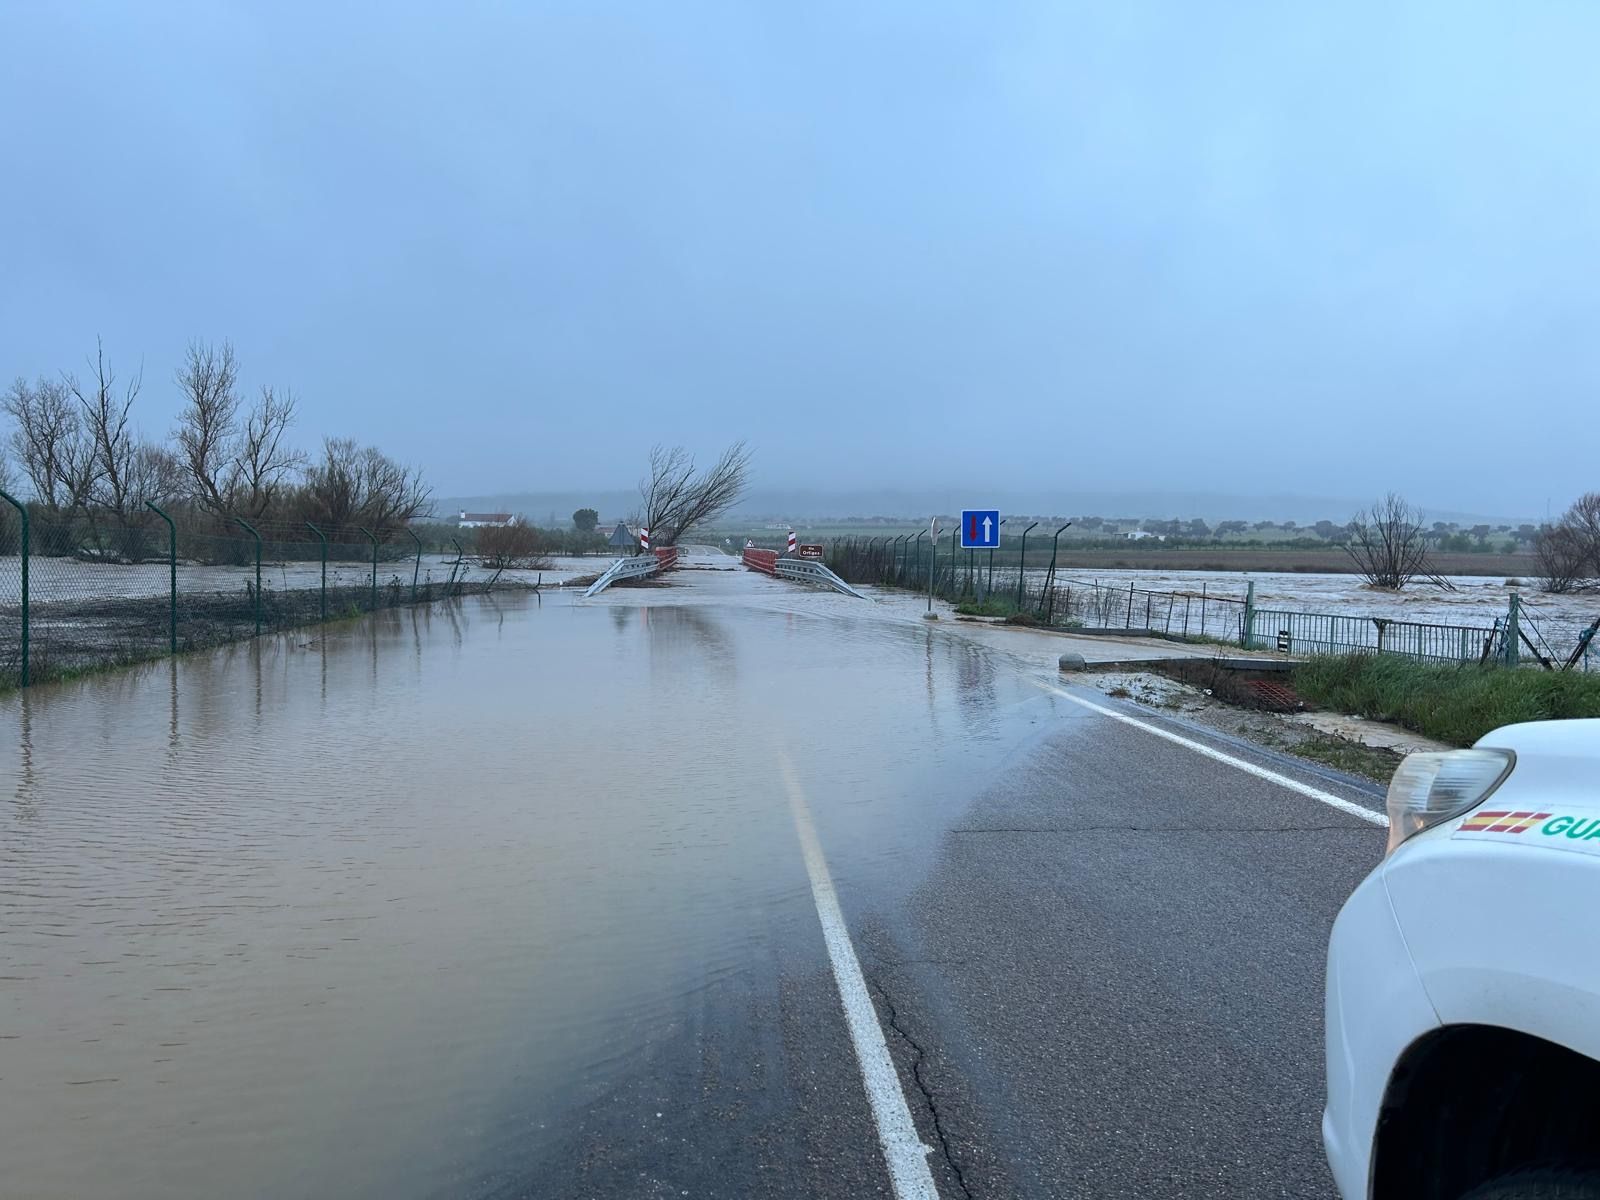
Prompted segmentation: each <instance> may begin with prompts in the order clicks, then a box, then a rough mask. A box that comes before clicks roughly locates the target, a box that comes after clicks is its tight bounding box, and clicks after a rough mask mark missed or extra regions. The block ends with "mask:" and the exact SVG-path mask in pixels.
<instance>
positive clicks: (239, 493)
mask: <svg viewBox="0 0 1600 1200" xmlns="http://www.w3.org/2000/svg"><path fill="white" fill-rule="evenodd" d="M294 417H295V399H294V393H293V392H291V391H290V390H289V389H288V388H284V389H283V391H282V392H281V393H279V392H277V391H275V390H274V389H272V388H271V387H265V386H264V387H262V389H261V395H260V397H259V398H258V399H257V400H256V402H255V404H254V405H253V406H252V407H251V409H250V414H249V416H247V417H246V418H245V423H244V429H243V430H242V431H241V432H240V434H239V438H238V442H237V445H236V447H235V453H234V458H233V463H232V466H231V468H230V470H229V474H228V483H227V489H226V493H225V494H226V496H227V499H228V505H229V508H230V509H231V510H232V511H233V512H236V513H239V514H241V515H243V516H246V517H251V518H254V517H259V516H262V515H263V514H264V513H266V512H267V511H268V510H269V509H270V508H271V507H272V506H273V504H274V503H276V501H277V499H278V497H279V495H280V493H281V492H282V491H283V489H284V488H285V487H286V486H287V484H288V481H289V478H290V476H291V474H292V473H293V472H294V471H296V470H297V469H299V468H300V467H301V466H302V465H304V463H305V455H304V454H301V453H300V452H299V451H298V450H294V449H291V448H290V447H288V446H286V445H284V435H285V434H286V433H288V431H289V427H290V426H291V425H293V424H294Z"/></svg>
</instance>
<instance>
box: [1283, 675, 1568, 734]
mask: <svg viewBox="0 0 1600 1200" xmlns="http://www.w3.org/2000/svg"><path fill="white" fill-rule="evenodd" d="M1294 687H1295V691H1297V692H1298V693H1299V694H1300V695H1301V696H1302V697H1303V698H1304V699H1306V700H1308V701H1310V702H1311V703H1313V704H1317V705H1320V706H1322V707H1324V708H1332V709H1337V710H1339V711H1341V712H1348V713H1355V714H1357V715H1359V716H1363V717H1373V718H1375V719H1377V720H1381V721H1393V722H1395V723H1396V724H1398V725H1403V726H1405V727H1406V728H1407V729H1414V730H1416V731H1417V732H1418V733H1422V734H1426V735H1427V736H1429V737H1432V738H1438V739H1439V740H1440V741H1443V742H1450V743H1452V744H1453V745H1457V746H1468V745H1471V744H1472V743H1473V742H1475V741H1477V740H1478V739H1479V738H1480V737H1482V736H1483V735H1484V734H1485V733H1488V732H1489V731H1490V730H1491V729H1496V728H1498V727H1499V726H1501V725H1510V724H1513V723H1515V722H1517V721H1540V720H1549V719H1552V718H1565V717H1600V676H1596V675H1584V674H1580V673H1577V672H1573V671H1539V670H1533V669H1531V668H1507V667H1495V666H1483V667H1480V666H1475V665H1471V664H1467V665H1463V666H1448V665H1432V664H1428V663H1419V662H1415V661H1412V660H1411V659H1405V658H1399V657H1394V656H1390V655H1381V656H1380V655H1370V654H1353V655H1342V656H1339V655H1335V656H1329V657H1324V658H1315V659H1312V660H1311V661H1310V662H1308V663H1306V664H1305V665H1304V666H1302V667H1299V668H1297V669H1296V670H1295V673H1294Z"/></svg>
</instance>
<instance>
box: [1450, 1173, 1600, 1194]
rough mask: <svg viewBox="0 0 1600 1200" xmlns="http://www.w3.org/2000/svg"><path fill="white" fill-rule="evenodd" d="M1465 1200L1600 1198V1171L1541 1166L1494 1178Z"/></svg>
mask: <svg viewBox="0 0 1600 1200" xmlns="http://www.w3.org/2000/svg"><path fill="white" fill-rule="evenodd" d="M1461 1200H1600V1171H1594V1170H1589V1169H1587V1168H1586V1169H1582V1170H1578V1169H1573V1168H1565V1167H1540V1168H1539V1169H1537V1170H1533V1171H1514V1172H1512V1173H1511V1174H1510V1175H1502V1176H1500V1178H1498V1179H1491V1180H1490V1181H1489V1182H1488V1183H1485V1184H1483V1185H1481V1186H1479V1187H1475V1188H1473V1189H1472V1191H1470V1192H1468V1193H1466V1195H1464V1196H1462V1197H1461Z"/></svg>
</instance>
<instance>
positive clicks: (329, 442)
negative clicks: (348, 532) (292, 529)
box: [300, 438, 361, 528]
mask: <svg viewBox="0 0 1600 1200" xmlns="http://www.w3.org/2000/svg"><path fill="white" fill-rule="evenodd" d="M360 458H361V448H360V447H359V446H357V445H356V442H355V439H354V438H324V439H323V441H322V458H321V460H320V461H318V462H314V463H312V464H311V465H310V466H309V467H307V468H306V473H305V482H304V484H303V485H302V487H301V496H300V508H301V510H302V515H303V516H304V518H305V519H306V520H308V521H312V522H314V523H315V524H318V525H328V526H332V527H334V528H347V527H349V526H352V525H354V524H355V521H356V514H357V513H358V512H359V511H360V508H361V494H360V489H361V472H360Z"/></svg>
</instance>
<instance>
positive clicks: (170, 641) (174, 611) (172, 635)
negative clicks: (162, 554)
mask: <svg viewBox="0 0 1600 1200" xmlns="http://www.w3.org/2000/svg"><path fill="white" fill-rule="evenodd" d="M144 506H145V507H146V508H148V509H149V510H150V511H151V512H153V513H155V515H156V516H158V517H160V518H161V519H162V520H163V521H165V522H166V523H167V570H168V571H169V572H170V577H169V581H168V585H167V595H168V599H169V603H168V605H167V649H168V650H169V651H171V652H172V653H173V654H176V653H177V652H178V527H177V526H176V525H174V524H173V523H172V518H171V517H169V516H167V514H166V513H164V512H162V511H161V510H160V509H159V508H157V507H156V506H155V505H154V504H151V503H150V501H148V500H146V501H145V502H144Z"/></svg>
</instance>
